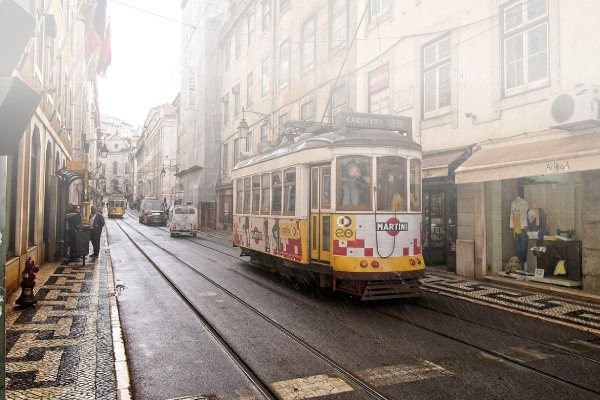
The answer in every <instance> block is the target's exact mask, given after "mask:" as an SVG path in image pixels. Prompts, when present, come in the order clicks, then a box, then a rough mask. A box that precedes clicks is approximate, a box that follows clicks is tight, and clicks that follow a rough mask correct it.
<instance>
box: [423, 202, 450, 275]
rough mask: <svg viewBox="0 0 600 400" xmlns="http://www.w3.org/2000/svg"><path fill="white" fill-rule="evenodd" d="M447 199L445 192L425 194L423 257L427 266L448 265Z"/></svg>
mask: <svg viewBox="0 0 600 400" xmlns="http://www.w3.org/2000/svg"><path fill="white" fill-rule="evenodd" d="M445 210H446V198H445V192H444V191H431V192H424V194H423V216H424V219H425V223H424V225H423V256H424V258H425V265H445V264H446V254H447V253H446V245H447V243H446V234H445V232H446V229H445V221H444V220H445Z"/></svg>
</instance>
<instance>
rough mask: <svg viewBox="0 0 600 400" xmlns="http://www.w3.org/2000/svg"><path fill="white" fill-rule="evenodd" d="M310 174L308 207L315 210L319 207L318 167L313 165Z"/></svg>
mask: <svg viewBox="0 0 600 400" xmlns="http://www.w3.org/2000/svg"><path fill="white" fill-rule="evenodd" d="M310 174H311V176H310V183H311V185H310V208H312V209H313V210H316V209H318V208H319V167H313V168H312V169H311V170H310Z"/></svg>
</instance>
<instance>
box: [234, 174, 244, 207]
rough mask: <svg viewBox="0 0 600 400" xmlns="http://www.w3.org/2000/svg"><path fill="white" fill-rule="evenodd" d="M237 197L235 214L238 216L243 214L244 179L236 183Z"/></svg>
mask: <svg viewBox="0 0 600 400" xmlns="http://www.w3.org/2000/svg"><path fill="white" fill-rule="evenodd" d="M235 189H236V196H235V212H236V213H238V214H241V213H242V202H243V200H244V184H243V181H242V179H238V180H237V181H236V182H235Z"/></svg>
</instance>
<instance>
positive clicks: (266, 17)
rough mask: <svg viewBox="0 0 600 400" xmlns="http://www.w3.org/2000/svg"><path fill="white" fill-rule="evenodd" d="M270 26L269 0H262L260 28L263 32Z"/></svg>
mask: <svg viewBox="0 0 600 400" xmlns="http://www.w3.org/2000/svg"><path fill="white" fill-rule="evenodd" d="M269 26H271V0H262V30H263V32H264V31H266V30H267V29H269Z"/></svg>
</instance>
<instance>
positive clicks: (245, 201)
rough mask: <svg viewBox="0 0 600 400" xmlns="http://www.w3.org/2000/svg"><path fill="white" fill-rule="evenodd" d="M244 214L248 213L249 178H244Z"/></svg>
mask: <svg viewBox="0 0 600 400" xmlns="http://www.w3.org/2000/svg"><path fill="white" fill-rule="evenodd" d="M244 214H250V178H244Z"/></svg>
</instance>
